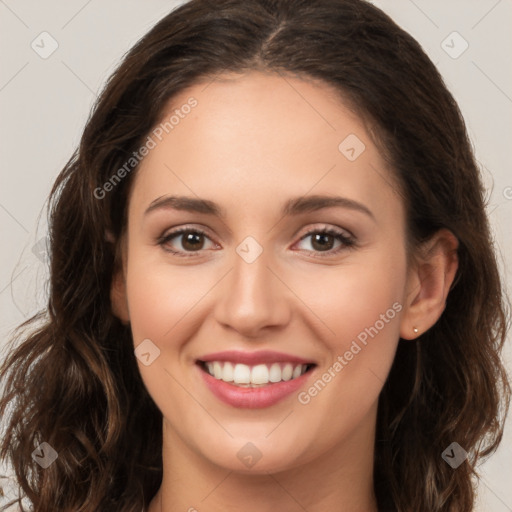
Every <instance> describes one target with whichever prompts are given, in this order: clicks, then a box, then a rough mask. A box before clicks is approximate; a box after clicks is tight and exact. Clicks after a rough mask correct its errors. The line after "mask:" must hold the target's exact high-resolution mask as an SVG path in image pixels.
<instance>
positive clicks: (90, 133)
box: [0, 0, 509, 512]
mask: <svg viewBox="0 0 512 512" xmlns="http://www.w3.org/2000/svg"><path fill="white" fill-rule="evenodd" d="M51 199H52V202H51V219H50V226H51V227H50V238H51V291H50V302H49V305H48V311H47V315H46V317H44V318H42V317H41V316H40V317H39V320H41V321H42V324H40V325H38V326H37V327H36V328H34V329H33V330H32V332H27V331H25V332H24V333H23V331H20V335H19V337H20V341H21V343H20V345H19V348H17V349H14V350H13V351H12V352H11V353H10V355H9V357H8V359H7V360H6V361H5V363H4V365H3V367H2V381H3V382H4V384H5V391H4V396H3V398H2V401H1V402H0V411H1V412H2V414H5V413H6V412H7V408H8V406H9V404H11V402H12V401H13V400H16V403H15V405H14V406H13V408H12V410H11V411H10V415H9V419H8V422H7V427H8V432H7V435H6V437H5V439H4V440H3V442H2V445H1V448H2V449H1V451H0V453H1V456H2V457H3V458H8V459H9V460H10V462H11V463H12V464H13V466H14V469H15V471H16V476H17V479H18V481H19V484H20V487H21V489H22V490H23V492H24V493H25V494H26V496H27V498H28V499H29V500H30V501H31V502H32V503H33V505H34V510H35V511H49V510H52V511H68V510H69V511H71V510H73V511H76V510H83V511H96V510H101V511H103V510H105V511H106V510H109V511H110V510H116V511H126V512H128V511H135V512H139V511H140V510H141V509H143V510H148V511H149V512H158V511H163V512H167V511H171V510H172V511H174V510H189V511H193V510H198V511H202V510H208V511H220V510H222V511H225V510H231V509H233V510H235V509H236V510H239V509H242V508H243V509H244V510H247V511H261V510H269V509H270V508H271V507H272V510H275V509H276V508H277V509H280V510H287V511H295V510H308V511H310V512H315V511H317V510H332V511H334V510H343V511H352V512H355V511H365V512H373V511H377V510H378V511H400V512H405V511H416V512H417V511H420V512H423V511H424V512H427V511H428V512H432V511H439V512H441V511H443V512H445V511H446V512H448V511H457V512H459V511H470V510H471V509H472V506H473V503H474V494H473V488H472V478H473V477H474V476H475V467H476V464H477V462H478V461H479V460H480V458H481V457H483V456H486V455H488V454H489V453H491V452H492V451H493V450H495V449H496V447H497V446H498V444H499V441H500V439H501V435H502V428H503V424H502V421H503V417H504V415H505V413H506V410H507V407H508V400H509V384H508V381H507V378H506V374H505V371H504V369H503V366H502V363H501V361H500V350H501V347H502V345H503V343H504V340H505V336H506V320H507V319H506V315H505V307H504V300H505V299H504V297H503V293H502V289H501V282H500V278H499V274H498V271H497V265H496V259H495V254H494V250H493V246H492V241H491V236H490V233H489V225H488V221H487V218H486V215H485V211H484V202H483V187H482V184H481V181H480V177H479V173H478V169H477V166H476V163H475V158H474V155H473V153H472V150H471V147H470V144H469V142H468V138H467V134H466V130H465V126H464V122H463V119H462V117H461V115H460V112H459V110H458V108H457V105H456V103H455V101H454V99H453V98H452V96H451V95H450V93H449V92H448V91H447V89H446V87H445V86H444V84H443V81H442V79H441V77H440V76H439V74H438V72H437V70H436V68H435V67H434V65H433V64H432V63H431V61H430V60H429V59H428V58H427V57H426V55H425V54H424V52H423V51H422V50H421V48H420V46H419V45H418V43H417V42H416V41H414V40H413V39H412V38H411V37H410V36H409V35H408V34H407V33H405V32H404V31H403V30H401V29H400V28H399V27H398V26H397V25H396V24H395V23H394V22H393V21H392V20H391V19H390V18H389V17H387V16H386V15H385V14H383V13H382V12H381V11H379V10H378V9H377V8H375V7H373V6H372V5H371V4H369V3H366V2H363V1H361V0H319V1H317V2H314V3H313V2H308V1H304V0H275V1H269V0H267V1H265V0H251V1H241V0H220V1H218V2H215V3H214V4H213V3H210V2H208V1H206V0H193V1H191V2H189V3H187V4H185V5H183V6H181V7H180V8H178V9H177V10H175V11H174V12H172V13H171V14H170V15H168V16H167V17H165V18H164V19H163V20H162V21H161V22H159V23H158V24H157V25H156V26H155V27H154V28H153V29H152V30H151V31H150V32H149V33H148V34H147V35H146V36H145V37H144V38H143V39H142V40H141V41H140V42H139V43H138V44H137V45H136V46H135V47H134V48H133V49H132V50H131V51H130V52H129V54H128V55H127V56H126V58H125V59H124V61H123V63H122V64H121V66H120V67H119V69H118V70H117V71H116V72H115V73H114V75H113V76H112V78H111V79H110V80H109V83H108V84H107V86H106V88H105V90H104V92H103V93H102V95H101V97H100V99H99V100H98V103H97V105H96V107H95V109H94V112H93V114H92V116H91V118H90V120H89V122H88V124H87V126H86V128H85V131H84V134H83V137H82V140H81V143H80V147H79V149H78V151H77V152H76V154H75V155H74V156H73V158H72V159H71V160H70V161H69V163H68V164H67V166H66V167H65V169H64V170H63V171H62V173H61V175H60V176H59V178H58V180H57V182H56V184H55V186H54V188H53V191H52V194H51ZM34 320H36V319H34Z"/></svg>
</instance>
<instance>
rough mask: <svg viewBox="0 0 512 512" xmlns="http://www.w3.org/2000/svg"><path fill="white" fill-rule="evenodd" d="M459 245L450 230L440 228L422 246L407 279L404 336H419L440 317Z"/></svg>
mask: <svg viewBox="0 0 512 512" xmlns="http://www.w3.org/2000/svg"><path fill="white" fill-rule="evenodd" d="M458 245H459V242H458V240H457V238H456V237H455V236H454V235H453V233H452V232H451V231H449V230H447V229H441V230H439V231H438V232H437V233H436V234H435V235H434V236H433V237H432V238H431V239H430V240H428V242H426V243H425V244H424V246H423V247H422V249H421V251H420V254H419V255H418V256H417V257H416V263H415V266H414V269H411V271H410V272H409V276H408V280H407V292H406V296H405V299H404V302H405V304H404V306H405V307H404V312H403V314H402V319H401V326H400V337H401V338H403V339H408V340H412V339H415V338H417V337H418V336H420V335H421V334H422V333H423V332H425V331H427V330H428V329H430V328H431V327H432V326H433V325H434V324H435V323H436V322H437V321H438V320H439V318H440V317H441V315H442V313H443V311H444V309H445V307H446V298H447V297H448V293H449V291H450V288H451V286H452V284H453V281H454V279H455V275H456V273H457V268H458V256H457V248H458Z"/></svg>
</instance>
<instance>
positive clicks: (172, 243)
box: [158, 228, 210, 256]
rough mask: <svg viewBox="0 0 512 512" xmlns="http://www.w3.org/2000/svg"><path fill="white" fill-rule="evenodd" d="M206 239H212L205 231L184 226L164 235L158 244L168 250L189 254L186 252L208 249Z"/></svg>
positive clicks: (174, 252) (183, 254)
mask: <svg viewBox="0 0 512 512" xmlns="http://www.w3.org/2000/svg"><path fill="white" fill-rule="evenodd" d="M206 240H210V239H209V237H208V236H207V235H206V233H204V232H203V231H201V230H198V229H187V228H182V229H179V230H176V231H173V232H171V233H168V234H166V235H164V236H162V237H161V238H159V239H158V244H159V245H161V246H162V248H163V249H164V250H166V251H168V252H171V253H173V254H178V255H181V256H188V255H187V254H186V253H198V252H200V251H202V250H204V249H206V248H207V247H205V242H206ZM191 255H192V256H193V255H194V254H191Z"/></svg>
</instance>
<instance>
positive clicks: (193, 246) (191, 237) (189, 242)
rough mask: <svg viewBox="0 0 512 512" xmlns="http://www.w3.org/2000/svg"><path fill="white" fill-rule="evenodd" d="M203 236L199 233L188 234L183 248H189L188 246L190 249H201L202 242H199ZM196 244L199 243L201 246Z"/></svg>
mask: <svg viewBox="0 0 512 512" xmlns="http://www.w3.org/2000/svg"><path fill="white" fill-rule="evenodd" d="M202 236H203V235H201V234H199V233H188V234H187V235H186V236H185V241H184V242H183V247H185V248H187V245H189V247H188V248H189V249H192V250H194V249H198V248H199V249H200V248H201V246H202V244H201V243H200V242H201V241H200V240H198V239H199V238H201V237H202ZM194 242H199V244H197V243H194Z"/></svg>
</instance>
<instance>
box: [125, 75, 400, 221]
mask: <svg viewBox="0 0 512 512" xmlns="http://www.w3.org/2000/svg"><path fill="white" fill-rule="evenodd" d="M190 105H194V106H193V107H190ZM155 130H157V131H155ZM155 134H156V135H155ZM150 136H151V137H152V139H153V140H154V142H155V145H154V147H153V149H151V150H150V152H149V154H148V155H147V156H146V157H145V158H144V160H143V161H142V163H141V165H140V168H139V170H138V171H137V176H136V179H135V184H134V188H133V199H134V200H136V201H138V202H144V203H148V202H151V201H152V200H154V199H155V198H156V197H159V196H162V195H163V194H168V193H178V192H179V193H185V194H187V195H197V196H200V197H210V198H212V197H215V198H217V199H218V200H219V202H223V201H224V202H227V203H229V204H232V205H234V204H237V203H238V204H239V206H240V207H241V206H245V207H246V208H245V209H246V211H247V212H248V213H247V214H248V215H249V214H250V213H249V209H248V208H249V203H248V201H249V202H250V200H251V198H252V199H254V201H255V202H256V201H259V202H260V203H262V204H263V203H265V204H264V206H268V201H269V200H270V199H274V200H275V201H281V199H280V198H282V200H283V201H284V200H285V199H286V198H288V197H291V196H297V195H305V194H308V193H314V194H325V193H337V194H342V195H344V196H347V197H349V198H353V199H358V200H360V201H363V202H367V203H371V204H374V205H376V207H377V208H378V207H379V206H385V203H386V201H389V200H390V199H392V201H394V202H395V203H396V202H399V197H398V195H397V187H396V186H395V185H394V178H393V176H392V174H391V172H390V171H389V170H388V169H386V166H385V163H384V160H383V158H382V157H381V155H380V154H379V151H378V149H377V148H376V147H375V145H374V144H373V142H372V141H371V140H370V137H369V135H368V133H367V131H366V129H365V127H364V124H363V122H362V121H361V119H360V118H359V117H358V116H357V115H356V114H355V113H354V112H353V111H351V110H350V109H349V108H348V107H347V106H346V105H345V104H344V103H343V102H342V101H341V99H340V98H339V95H338V94H337V93H336V91H335V90H334V89H333V88H332V87H330V86H329V85H327V84H324V83H322V82H317V81H312V80H304V79H301V78H296V77H290V76H281V75H278V74H264V73H260V72H250V73H246V74H241V75H233V74H227V75H222V76H220V77H216V78H215V79H214V80H212V81H209V82H207V81H205V82H201V83H197V84H195V85H193V86H192V87H190V88H188V89H186V90H184V91H182V92H181V93H180V94H179V95H177V96H175V97H174V98H173V99H172V101H171V102H170V103H169V105H168V106H167V108H166V109H165V112H163V113H162V119H161V123H160V124H159V125H157V126H156V127H155V129H154V130H153V132H152V133H150ZM397 207H398V208H400V205H397ZM253 213H254V212H253Z"/></svg>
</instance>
